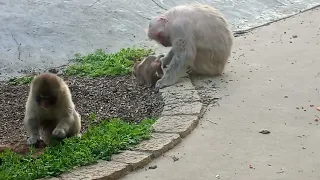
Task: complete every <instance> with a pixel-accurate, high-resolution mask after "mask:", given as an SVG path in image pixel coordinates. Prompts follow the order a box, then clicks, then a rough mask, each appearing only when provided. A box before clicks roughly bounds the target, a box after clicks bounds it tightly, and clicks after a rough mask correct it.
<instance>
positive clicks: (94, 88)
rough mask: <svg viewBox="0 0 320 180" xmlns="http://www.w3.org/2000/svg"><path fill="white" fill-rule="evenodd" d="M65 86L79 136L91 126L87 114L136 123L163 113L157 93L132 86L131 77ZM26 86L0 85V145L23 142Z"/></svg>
mask: <svg viewBox="0 0 320 180" xmlns="http://www.w3.org/2000/svg"><path fill="white" fill-rule="evenodd" d="M63 78H64V80H65V81H66V82H67V84H68V85H69V88H70V90H71V93H72V97H73V101H74V103H75V105H76V110H77V111H78V112H79V113H80V114H81V117H82V132H84V131H85V130H86V129H87V127H88V125H89V124H90V123H94V122H92V120H90V119H89V115H90V114H91V113H94V114H96V117H97V119H98V121H99V120H101V119H108V118H116V117H118V118H121V119H122V120H124V121H126V122H136V123H138V122H140V121H141V120H142V119H144V118H152V117H158V116H159V115H160V113H161V112H162V109H163V105H164V103H163V100H162V97H161V95H160V93H154V92H153V91H152V90H151V89H149V88H145V87H140V86H138V85H136V82H135V81H134V79H133V77H132V76H131V75H125V76H116V77H104V78H94V79H93V78H79V77H63ZM28 91H29V85H18V86H13V85H8V84H7V83H5V82H0V144H8V143H13V142H19V141H25V139H26V132H25V129H24V126H23V123H22V119H23V117H24V110H25V102H26V100H27V95H28Z"/></svg>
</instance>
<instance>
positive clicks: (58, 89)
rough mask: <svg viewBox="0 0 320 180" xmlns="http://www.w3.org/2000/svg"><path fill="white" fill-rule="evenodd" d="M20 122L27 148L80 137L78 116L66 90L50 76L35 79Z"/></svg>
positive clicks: (67, 89) (61, 83) (42, 75)
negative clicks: (22, 123) (53, 138)
mask: <svg viewBox="0 0 320 180" xmlns="http://www.w3.org/2000/svg"><path fill="white" fill-rule="evenodd" d="M46 98H49V99H46ZM52 99H53V100H52ZM51 100H52V101H51ZM23 122H24V125H25V128H26V130H27V134H28V139H27V143H28V144H30V145H31V144H35V143H37V141H38V140H40V138H41V139H43V141H44V142H45V143H46V144H49V143H50V140H51V138H52V137H56V138H58V139H64V138H66V137H71V136H80V128H81V116H80V114H79V113H78V112H77V111H76V110H75V105H74V103H73V101H72V97H71V92H70V90H69V87H68V85H67V84H66V83H65V82H64V80H63V79H62V78H60V77H58V76H57V75H55V74H52V73H43V74H40V75H38V76H36V77H35V78H34V80H33V81H32V83H31V85H30V91H29V95H28V99H27V102H26V112H25V117H24V120H23Z"/></svg>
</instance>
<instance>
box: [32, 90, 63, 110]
mask: <svg viewBox="0 0 320 180" xmlns="http://www.w3.org/2000/svg"><path fill="white" fill-rule="evenodd" d="M57 101H58V97H57V96H56V95H55V93H53V92H51V91H47V92H42V93H39V94H37V96H36V102H37V103H38V105H39V106H40V107H42V108H44V109H48V108H50V107H52V106H54V105H55V104H56V103H57Z"/></svg>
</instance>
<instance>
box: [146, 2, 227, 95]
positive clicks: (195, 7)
mask: <svg viewBox="0 0 320 180" xmlns="http://www.w3.org/2000/svg"><path fill="white" fill-rule="evenodd" d="M148 37H149V39H151V40H155V41H157V42H158V43H160V44H161V45H163V46H164V47H172V48H171V50H170V51H169V53H168V54H167V55H166V56H165V57H164V58H163V59H162V63H163V66H167V67H168V68H166V69H165V70H164V75H163V77H162V78H161V79H160V80H158V81H157V82H156V88H160V89H161V88H163V87H166V86H171V85H173V84H175V83H176V82H177V81H178V80H179V79H180V78H181V77H182V76H183V75H184V74H185V73H186V72H187V71H188V69H190V70H191V72H192V74H198V75H206V76H217V75H221V74H222V72H223V71H224V68H225V65H226V63H227V61H228V58H229V56H230V54H231V48H232V44H233V34H232V31H231V29H230V25H229V24H228V22H227V21H226V20H225V19H224V17H223V16H222V14H221V13H220V12H219V11H218V10H217V9H215V8H214V7H211V6H209V5H204V4H200V3H193V4H189V5H180V6H176V7H173V8H172V9H169V10H168V11H167V12H165V13H164V14H163V15H161V16H159V17H156V18H153V19H152V20H151V21H150V23H149V29H148ZM190 70H189V72H190Z"/></svg>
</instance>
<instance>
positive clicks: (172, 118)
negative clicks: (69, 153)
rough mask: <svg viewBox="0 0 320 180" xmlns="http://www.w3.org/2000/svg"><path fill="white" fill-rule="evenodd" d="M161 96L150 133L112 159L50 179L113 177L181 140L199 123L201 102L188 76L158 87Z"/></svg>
mask: <svg viewBox="0 0 320 180" xmlns="http://www.w3.org/2000/svg"><path fill="white" fill-rule="evenodd" d="M160 93H161V95H162V97H163V100H164V103H165V105H164V108H163V112H162V114H161V117H160V118H159V119H158V120H157V121H156V122H155V124H153V126H152V129H153V132H152V137H151V138H150V139H149V140H145V141H142V142H141V143H140V144H138V145H137V146H136V147H135V148H133V149H132V150H126V151H123V152H121V153H119V154H116V155H113V156H112V157H111V161H100V162H98V163H97V164H93V165H89V166H84V167H79V168H76V169H75V170H73V171H72V172H68V173H64V174H62V175H60V176H58V177H56V178H50V180H93V179H95V180H98V179H99V180H102V179H103V180H115V179H119V178H121V177H123V176H125V175H127V174H128V173H130V172H132V171H134V170H136V169H139V168H143V167H145V166H146V165H147V164H149V163H150V162H151V161H152V159H155V158H157V157H159V156H161V155H162V154H163V153H165V152H166V151H168V150H170V149H172V148H173V147H174V146H176V145H177V144H179V143H180V142H181V141H182V138H185V137H186V136H188V135H189V134H190V133H191V132H192V131H193V130H194V129H195V128H196V126H197V125H198V123H199V118H200V117H201V114H202V110H203V104H202V103H201V102H200V97H199V95H198V93H197V91H196V90H195V88H194V86H193V85H192V83H191V80H190V79H189V78H188V77H184V78H182V79H181V80H180V81H179V82H178V83H176V84H175V85H173V86H170V87H167V88H164V89H161V90H160Z"/></svg>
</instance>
